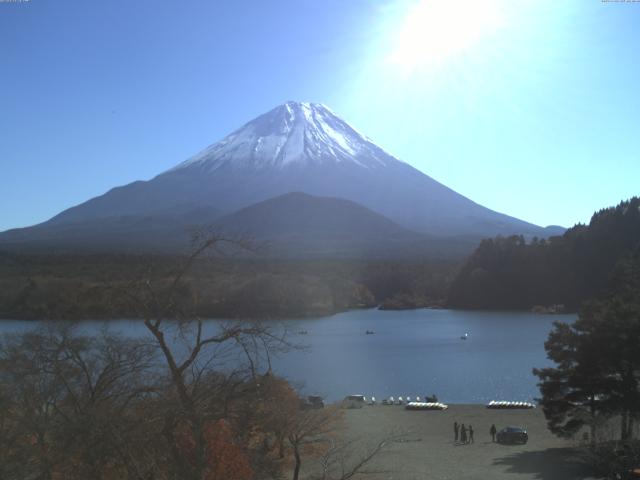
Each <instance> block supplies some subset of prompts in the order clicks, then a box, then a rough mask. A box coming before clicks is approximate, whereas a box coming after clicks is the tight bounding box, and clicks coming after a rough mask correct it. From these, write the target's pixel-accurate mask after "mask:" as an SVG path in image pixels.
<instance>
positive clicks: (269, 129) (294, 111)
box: [170, 102, 397, 173]
mask: <svg viewBox="0 0 640 480" xmlns="http://www.w3.org/2000/svg"><path fill="white" fill-rule="evenodd" d="M390 157H391V155H389V154H388V153H386V152H384V151H383V150H382V149H381V148H379V147H377V146H376V145H375V144H374V143H373V142H371V140H369V139H368V138H367V137H365V136H363V135H361V134H360V133H358V132H357V131H356V130H354V129H353V128H352V127H351V126H350V125H349V124H347V123H346V122H345V121H343V120H342V119H341V118H339V117H338V116H337V115H336V114H334V113H333V112H332V111H331V110H330V109H329V108H327V107H326V106H324V105H322V104H318V103H306V102H287V103H285V104H283V105H280V106H278V107H276V108H274V109H273V110H271V111H270V112H267V113H265V114H263V115H261V116H259V117H258V118H256V119H255V120H253V121H251V122H249V123H247V124H246V125H244V126H243V127H242V128H240V129H238V130H236V131H235V132H233V133H231V134H230V135H228V136H226V137H225V138H224V139H222V140H221V141H219V142H217V143H215V144H213V145H211V146H209V147H207V148H206V149H204V150H203V151H201V152H199V153H198V154H196V155H194V156H193V157H191V158H190V159H188V160H186V161H184V162H182V163H181V164H179V165H177V166H176V167H174V168H173V169H171V170H170V171H176V170H180V169H183V168H189V167H200V168H202V169H203V170H205V171H207V172H209V173H211V172H214V171H215V170H217V169H219V168H221V167H223V166H225V165H229V166H232V167H235V168H253V169H258V170H259V169H266V168H283V167H286V166H288V165H291V164H294V163H296V164H306V165H321V164H324V163H327V162H329V163H331V162H334V163H339V162H352V163H355V164H356V165H359V166H361V167H365V168H376V167H380V166H385V165H386V164H387V163H388V162H389V159H390ZM391 158H392V157H391ZM394 160H396V161H397V159H394Z"/></svg>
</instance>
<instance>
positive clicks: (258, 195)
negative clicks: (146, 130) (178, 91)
mask: <svg viewBox="0 0 640 480" xmlns="http://www.w3.org/2000/svg"><path fill="white" fill-rule="evenodd" d="M292 192H300V193H303V194H307V196H305V197H304V198H305V202H304V203H305V204H308V203H309V202H314V201H318V202H321V203H322V205H324V206H327V205H331V207H330V210H333V211H339V210H340V209H341V208H347V209H350V208H354V204H355V206H356V207H358V208H360V207H363V208H362V210H358V211H360V212H362V211H364V210H367V211H370V213H371V214H373V216H371V215H368V217H367V218H370V219H373V218H374V216H375V217H379V218H378V220H379V222H380V232H381V238H379V240H380V242H384V241H385V238H384V237H385V235H386V234H385V233H384V232H388V231H390V228H389V224H390V223H393V224H394V229H392V230H394V231H395V232H396V234H398V232H399V231H401V230H402V231H403V232H406V234H407V238H411V239H412V242H414V243H415V237H416V234H419V235H422V236H423V239H425V240H428V239H435V238H436V237H439V238H440V241H441V240H442V238H441V237H457V238H465V239H466V240H465V241H469V239H480V238H482V237H489V236H496V235H510V234H522V235H525V236H538V237H547V236H549V235H552V234H560V233H562V231H563V229H561V228H560V227H548V228H542V227H539V226H537V225H533V224H531V223H528V222H525V221H522V220H519V219H517V218H514V217H510V216H508V215H505V214H502V213H498V212H495V211H493V210H490V209H488V208H485V207H483V206H481V205H479V204H477V203H475V202H473V201H471V200H470V199H468V198H466V197H464V196H462V195H460V194H458V193H456V192H455V191H453V190H451V189H450V188H448V187H446V186H444V185H442V184H440V183H438V182H437V181H435V180H434V179H432V178H431V177H429V176H427V175H425V174H424V173H422V172H420V171H419V170H417V169H415V168H413V167H412V166H410V165H409V164H408V163H405V162H403V161H401V160H399V159H397V158H395V157H394V156H392V155H391V154H389V153H387V152H385V151H384V150H383V149H381V148H380V147H378V146H376V145H375V144H374V143H373V141H371V140H370V139H369V138H367V137H366V136H364V135H363V134H361V133H359V132H358V131H357V130H355V129H354V128H353V127H351V126H350V125H349V124H348V123H346V122H345V121H344V120H342V119H341V118H340V117H338V116H337V115H336V114H335V113H333V112H332V111H331V110H330V109H329V108H327V107H326V106H324V105H321V104H315V103H304V102H287V103H285V104H283V105H280V106H278V107H276V108H274V109H273V110H271V111H269V112H267V113H265V114H263V115H261V116H259V117H257V118H256V119H254V120H252V121H251V122H249V123H247V124H245V125H244V126H243V127H241V128H239V129H238V130H236V131H234V132H233V133H231V134H230V135H228V136H227V137H225V138H223V139H222V140H220V141H219V142H217V143H214V144H213V145H211V146H209V147H207V148H205V149H204V150H202V151H201V152H199V153H197V154H196V155H194V156H193V157H191V158H189V159H187V160H186V161H184V162H182V163H180V164H178V165H176V166H175V167H173V168H171V169H170V170H168V171H165V172H163V173H161V174H159V175H157V176H156V177H154V178H153V179H151V180H148V181H136V182H133V183H130V184H128V185H124V186H121V187H116V188H113V189H112V190H110V191H108V192H107V193H105V194H104V195H101V196H98V197H95V198H92V199H90V200H88V201H86V202H84V203H82V204H80V205H77V206H75V207H72V208H69V209H67V210H65V211H63V212H61V213H59V214H58V215H56V216H55V217H53V218H51V219H50V220H48V221H46V222H44V223H41V224H39V225H36V226H33V227H28V228H23V229H15V230H9V231H7V232H4V233H2V234H0V248H3V247H4V248H22V247H28V246H37V247H47V246H48V245H55V246H57V247H64V245H67V244H68V245H71V243H75V244H77V243H78V241H79V239H85V240H86V242H88V243H90V242H92V241H93V240H95V239H98V238H99V239H101V242H102V244H103V247H104V248H107V249H108V248H109V247H110V246H113V248H114V249H118V248H119V246H121V245H122V241H124V240H125V239H127V240H128V241H129V242H131V241H133V242H134V243H136V242H137V246H138V247H139V249H142V250H143V249H144V248H145V245H147V244H149V245H150V244H151V243H155V244H163V240H162V239H165V240H166V241H165V242H164V244H166V246H167V247H168V246H171V247H172V248H173V247H175V246H176V245H178V244H180V240H179V239H178V237H179V236H180V235H183V233H182V232H184V229H185V227H187V226H188V225H197V224H205V223H207V224H212V223H213V224H214V226H215V225H216V222H218V224H217V225H218V227H219V228H223V227H224V225H229V224H233V225H235V228H236V230H242V224H241V219H242V218H244V217H243V216H242V215H240V216H239V217H238V219H237V221H236V220H233V219H232V220H230V218H231V217H233V215H234V214H236V213H237V212H239V211H241V210H242V209H246V208H248V207H251V206H252V205H254V204H258V203H260V202H265V201H267V200H269V199H274V198H276V197H280V196H283V195H287V194H290V193H292ZM327 197H330V198H334V199H341V200H344V201H345V203H339V202H338V203H336V202H333V203H327V202H326V199H327ZM314 199H315V200H314ZM323 199H324V203H323V202H322V200H323ZM284 203H287V209H288V210H286V212H287V213H284V211H283V210H282V209H279V207H278V206H279V205H282V204H283V202H274V203H273V204H268V205H271V207H270V208H268V209H266V210H265V209H263V210H265V212H268V215H272V216H273V217H272V219H273V221H274V223H275V224H279V223H278V221H276V219H277V218H278V217H279V216H282V215H290V214H291V210H290V209H291V208H292V205H291V202H290V201H289V202H284ZM323 208H324V207H323ZM327 208H329V207H327ZM260 211H262V210H260ZM312 211H314V210H313V209H312ZM315 211H317V209H316V210H315ZM263 214H264V215H267V213H263ZM327 215H330V213H329V212H327V211H325V210H323V214H322V216H320V217H318V221H320V220H322V219H324V220H322V221H326V219H327V218H328V217H327ZM354 215H355V213H354ZM385 217H386V218H385ZM266 221H269V218H267V219H266ZM372 221H373V220H372ZM239 222H240V223H239ZM374 223H375V222H374ZM382 224H384V228H383V227H382ZM287 225H288V227H287V228H288V230H287V231H283V232H280V235H279V236H280V237H282V236H287V235H290V236H292V238H293V237H296V236H299V235H300V232H298V231H296V227H295V225H292V224H291V222H289V223H287ZM320 227H321V225H320ZM343 227H345V228H346V227H347V224H346V223H345V224H344V225H343ZM396 227H397V228H396ZM247 228H249V227H247ZM376 231H377V230H376V228H375V227H374V226H373V225H372V224H369V225H368V227H367V230H366V236H367V238H366V240H367V241H368V242H371V240H372V238H371V235H374V236H375V232H376ZM248 233H250V232H248ZM338 233H339V232H338ZM349 235H350V236H351V237H352V238H353V237H354V235H355V236H356V237H357V235H358V232H357V231H351V232H349ZM363 235H364V233H363ZM400 236H402V235H400ZM396 237H397V235H396ZM169 239H171V241H169ZM125 243H126V242H125ZM440 243H441V242H440ZM76 246H77V245H76ZM129 246H130V245H129ZM156 246H157V245H156Z"/></svg>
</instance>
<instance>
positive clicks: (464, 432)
mask: <svg viewBox="0 0 640 480" xmlns="http://www.w3.org/2000/svg"><path fill="white" fill-rule="evenodd" d="M460 443H467V427H465V426H464V423H463V424H462V425H460Z"/></svg>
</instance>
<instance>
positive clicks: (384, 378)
mask: <svg viewBox="0 0 640 480" xmlns="http://www.w3.org/2000/svg"><path fill="white" fill-rule="evenodd" d="M575 318H576V317H575V315H538V314H533V313H520V312H518V313H514V312H475V311H455V310H427V309H424V310H406V311H380V310H354V311H349V312H344V313H340V314H337V315H332V316H329V317H323V318H315V319H304V320H286V321H282V322H274V326H275V327H276V328H280V326H281V325H285V326H286V328H287V329H288V330H289V331H290V332H292V335H291V340H293V341H295V342H296V343H299V344H303V345H305V346H306V347H307V348H305V349H304V350H298V351H292V352H289V353H287V354H286V355H283V356H281V357H279V358H276V359H274V361H273V364H274V370H275V371H276V373H278V374H280V375H283V376H285V377H287V378H288V379H290V380H291V381H293V382H294V383H295V384H296V385H298V386H299V387H300V389H301V390H302V391H304V392H305V393H309V394H319V395H322V396H324V397H325V398H327V399H328V400H337V399H339V398H342V397H344V396H345V395H348V394H352V393H358V394H363V395H366V396H371V395H374V396H376V398H377V399H379V400H381V399H382V398H385V397H388V396H391V395H393V396H395V397H397V396H403V397H405V396H407V395H410V396H412V397H415V396H417V395H419V396H424V395H425V394H432V393H435V394H436V395H437V396H438V397H439V399H440V400H441V401H444V402H450V403H478V402H486V401H489V400H493V399H505V400H521V401H524V400H533V399H534V398H535V397H538V396H539V392H538V389H537V387H536V377H534V376H533V375H532V373H531V369H532V368H533V367H544V366H547V365H550V362H549V360H547V358H546V354H545V351H544V341H545V340H546V338H547V335H548V333H549V331H550V329H551V327H552V323H553V322H554V321H563V322H572V321H574V320H575ZM210 322H211V323H212V324H215V323H216V321H215V320H211V321H210ZM37 324H38V322H35V323H34V322H21V321H12V320H6V321H3V322H0V331H1V332H12V331H13V332H15V331H21V330H25V329H30V328H34V327H35V326H36V325H37ZM105 325H108V328H109V329H111V330H114V331H119V332H121V333H124V334H126V335H133V336H137V335H143V334H144V333H145V330H144V326H143V325H142V324H141V322H140V321H136V320H113V321H111V322H103V321H88V322H84V323H83V324H82V326H81V328H82V329H83V330H86V331H89V332H91V331H98V330H99V329H101V328H103V327H105ZM302 330H306V331H307V332H308V333H307V334H306V335H298V334H297V332H299V331H302ZM366 330H372V331H375V335H366V334H365V331H366ZM466 332H468V333H469V337H468V339H467V340H461V339H460V336H461V335H463V334H464V333H466Z"/></svg>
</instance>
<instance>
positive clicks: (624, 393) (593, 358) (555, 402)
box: [534, 248, 640, 441]
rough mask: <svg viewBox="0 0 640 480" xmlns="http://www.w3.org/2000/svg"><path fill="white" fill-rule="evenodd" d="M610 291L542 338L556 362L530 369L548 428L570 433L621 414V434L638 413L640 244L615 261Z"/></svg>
mask: <svg viewBox="0 0 640 480" xmlns="http://www.w3.org/2000/svg"><path fill="white" fill-rule="evenodd" d="M611 285H612V286H611V291H610V293H609V295H608V296H607V297H606V298H605V299H604V300H600V301H594V302H590V303H588V304H587V305H586V306H585V307H584V308H583V309H582V311H581V313H580V316H579V318H578V320H577V321H576V322H575V323H573V324H565V323H556V324H555V325H554V329H553V330H552V331H551V333H550V334H549V339H548V340H547V342H546V343H545V349H546V350H547V355H548V357H549V358H550V359H551V360H553V361H554V362H555V363H556V367H552V368H543V369H534V374H535V375H537V376H538V377H539V378H540V383H539V386H540V391H541V393H542V399H541V401H540V403H541V405H542V408H543V410H544V413H545V416H546V418H547V424H548V426H549V429H550V430H551V431H552V432H553V433H555V434H557V435H559V436H572V435H574V434H575V433H576V432H578V431H579V430H580V429H581V428H583V427H585V426H588V427H589V428H590V429H591V440H592V441H595V440H596V439H597V436H596V433H597V431H596V430H597V426H598V424H599V423H600V421H601V420H605V419H607V418H610V417H612V416H614V415H616V416H619V417H620V419H621V428H620V438H621V439H622V440H628V439H630V438H632V436H633V426H634V421H635V420H636V419H637V418H640V354H639V353H638V345H640V248H638V249H636V251H635V253H634V254H633V255H631V256H630V257H628V258H625V259H624V260H622V261H621V262H619V264H618V266H617V268H616V271H615V274H614V277H613V280H612V282H611Z"/></svg>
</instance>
